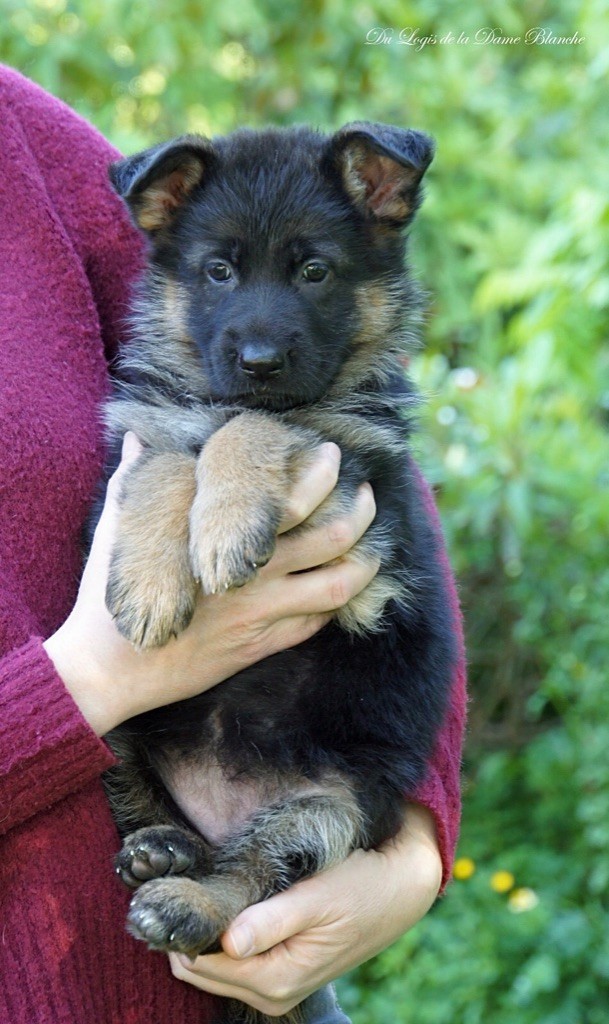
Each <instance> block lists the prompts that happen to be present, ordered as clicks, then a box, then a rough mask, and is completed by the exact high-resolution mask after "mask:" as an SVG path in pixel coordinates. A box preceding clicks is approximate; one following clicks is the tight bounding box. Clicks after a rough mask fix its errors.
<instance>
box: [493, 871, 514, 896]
mask: <svg viewBox="0 0 609 1024" xmlns="http://www.w3.org/2000/svg"><path fill="white" fill-rule="evenodd" d="M514 882H515V878H514V876H513V874H512V872H511V871H495V874H494V875H491V889H494V890H495V892H509V891H510V889H513V888H514Z"/></svg>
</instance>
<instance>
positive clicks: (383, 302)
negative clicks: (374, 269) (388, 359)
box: [353, 282, 401, 345]
mask: <svg viewBox="0 0 609 1024" xmlns="http://www.w3.org/2000/svg"><path fill="white" fill-rule="evenodd" d="M355 304H356V307H357V311H358V313H359V327H358V330H357V333H356V334H355V337H354V339H353V341H354V344H355V345H365V344H370V343H371V342H372V343H374V342H378V341H384V340H385V338H386V337H387V335H388V334H389V333H390V332H391V331H392V329H393V328H395V326H396V324H398V323H399V321H400V313H401V310H400V305H399V304H398V302H396V299H395V297H394V296H393V295H392V294H391V292H390V291H388V289H387V288H386V287H383V285H381V284H378V282H373V283H372V284H362V285H360V286H359V288H357V289H356V292H355Z"/></svg>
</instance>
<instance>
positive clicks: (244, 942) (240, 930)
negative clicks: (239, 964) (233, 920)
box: [230, 924, 254, 957]
mask: <svg viewBox="0 0 609 1024" xmlns="http://www.w3.org/2000/svg"><path fill="white" fill-rule="evenodd" d="M230 937H231V943H232V947H233V949H234V950H235V953H236V954H237V956H238V957H246V956H250V955H251V954H252V953H253V952H254V936H253V935H252V930H251V928H250V927H249V925H247V924H240V925H238V926H237V927H236V928H234V929H232V930H231V933H230Z"/></svg>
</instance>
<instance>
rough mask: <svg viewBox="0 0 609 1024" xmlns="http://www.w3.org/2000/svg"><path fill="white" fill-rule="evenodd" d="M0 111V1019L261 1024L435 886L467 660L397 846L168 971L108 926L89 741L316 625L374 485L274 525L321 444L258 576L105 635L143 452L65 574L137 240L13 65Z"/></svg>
mask: <svg viewBox="0 0 609 1024" xmlns="http://www.w3.org/2000/svg"><path fill="white" fill-rule="evenodd" d="M0 102H1V104H2V113H3V124H4V146H3V149H2V153H1V154H0V160H2V162H3V164H4V167H3V173H2V182H3V185H2V198H3V213H4V215H3V217H2V227H1V229H0V231H1V234H0V245H1V246H2V250H3V257H4V258H3V265H4V267H5V271H4V275H3V276H4V281H3V289H2V293H1V295H0V304H1V305H2V316H1V317H0V324H1V326H0V332H1V334H2V345H1V346H0V360H1V362H2V385H1V389H2V396H3V397H2V403H1V406H0V419H1V422H2V430H3V440H4V445H3V449H2V455H1V456H0V459H1V460H2V470H1V471H0V480H1V483H0V488H1V494H2V500H1V501H0V537H1V538H2V540H1V549H2V562H1V565H0V700H1V702H2V709H3V714H2V719H1V723H2V724H1V725H0V729H1V730H2V738H1V740H0V778H1V779H2V796H3V800H2V815H1V818H2V821H1V826H0V831H1V832H2V837H3V838H2V842H3V845H4V849H3V857H2V872H3V876H4V877H3V886H2V889H3V901H4V914H3V919H4V922H5V924H4V932H3V943H2V954H1V955H2V963H3V968H4V970H3V986H2V994H1V995H0V1007H2V1010H3V1014H2V1013H0V1016H1V1017H2V1019H6V1020H11V1021H12V1022H15V1024H26V1022H27V1024H36V1022H46V1021H53V1022H55V1021H61V1020H66V1021H67V1020H69V1021H71V1022H77V1024H78V1022H81V1021H82V1022H83V1024H84V1022H85V1021H87V1022H88V1021H89V1020H95V1021H97V1022H99V1024H106V1022H107V1024H111V1022H112V1024H113V1022H115V1021H116V1022H118V1021H121V1024H124V1022H129V1024H139V1022H144V1021H146V1022H147V1024H149V1022H150V1021H154V1022H155V1024H164V1022H169V1021H171V1022H172V1024H173V1022H174V1021H180V1022H181V1024H182V1022H183V1024H188V1022H193V1024H194V1022H205V1021H208V1020H209V1021H212V1020H213V1019H214V1017H215V1015H216V1014H217V1012H218V1010H217V1007H215V1006H214V1001H213V999H212V998H211V996H213V995H220V996H230V997H233V998H237V999H240V1000H242V1001H244V1002H246V1003H249V1004H250V1005H252V1006H253V1007H255V1008H256V1009H258V1010H260V1011H261V1012H264V1013H267V1014H269V1015H278V1014H281V1013H284V1012H286V1011H287V1010H289V1009H290V1008H291V1007H292V1006H294V1005H296V1004H297V1003H298V1002H300V1001H301V1000H302V999H303V998H304V997H305V996H306V995H308V994H309V993H311V992H313V991H315V990H316V989H318V988H319V987H320V986H322V985H324V984H325V983H326V982H327V981H329V980H330V979H332V978H335V977H337V976H338V975H339V974H341V973H343V972H344V971H345V970H348V969H349V968H351V967H353V966H355V965H356V964H358V963H361V962H362V961H364V960H366V959H368V958H369V957H370V956H372V955H374V954H375V953H377V952H378V951H379V950H381V949H383V948H384V947H385V946H386V945H388V944H389V943H390V942H391V941H393V940H394V939H395V938H397V937H398V936H399V935H400V934H402V933H403V932H404V931H405V930H407V929H408V928H409V927H411V926H412V925H413V924H414V923H415V922H416V921H417V920H419V919H420V918H421V917H422V916H423V915H424V914H425V913H426V911H427V910H428V908H429V906H430V905H431V904H432V903H433V901H434V899H435V897H436V895H437V893H438V891H439V889H440V888H441V887H442V886H443V885H444V884H445V883H446V880H447V878H448V876H449V874H450V870H451V863H452V856H453V851H454V844H455V841H456V833H457V826H458V814H459V795H458V788H459V761H460V744H461V736H462V727H463V714H464V696H463V686H464V669H463V658H461V662H460V666H459V669H458V671H457V673H456V675H455V679H454V680H453V687H452V702H451V707H450V711H449V714H448V717H447V720H446V723H445V725H444V728H443V731H442V734H441V737H440V741H439V743H438V745H437V749H436V752H435V754H434V757H433V759H432V761H431V763H430V765H429V770H428V773H427V777H426V779H425V782H424V783H423V785H422V786H421V787H420V788H419V790H418V791H417V793H413V794H404V799H405V800H408V801H409V803H410V804H411V806H410V808H409V813H408V816H407V823H406V825H405V827H404V829H403V830H402V832H401V833H400V834H399V836H398V837H397V838H396V839H395V840H394V841H392V843H390V844H387V846H386V847H385V848H383V849H380V850H378V851H370V852H367V853H363V852H362V851H358V852H357V853H356V854H353V855H352V856H351V857H350V858H349V859H348V861H347V862H346V863H345V864H343V865H341V866H339V867H337V868H335V869H332V870H331V871H328V872H326V873H324V874H322V875H319V876H317V877H315V878H312V879H308V880H306V881H304V882H302V883H299V884H298V885H297V886H295V887H294V888H293V889H291V890H288V891H287V892H284V893H281V894H280V895H277V896H274V897H272V898H271V899H270V900H268V901H267V902H266V903H263V904H259V905H257V906H254V907H250V908H248V909H247V910H245V911H244V912H243V913H242V914H241V915H239V917H238V918H237V919H236V921H235V922H234V923H233V925H232V926H231V928H230V929H229V930H228V931H227V932H226V933H225V935H224V937H223V952H222V953H218V954H212V955H209V956H205V957H200V958H198V959H197V960H196V961H195V962H194V963H191V962H190V961H187V960H184V959H183V958H181V957H179V956H177V955H176V954H171V955H170V967H171V971H170V970H169V969H167V970H162V969H161V964H162V963H163V961H162V960H161V958H159V957H158V956H157V955H155V954H153V953H149V952H148V951H147V950H146V949H144V948H143V946H142V945H141V944H138V943H136V942H134V941H133V939H132V938H131V937H130V936H129V935H127V934H126V933H125V931H124V924H123V922H124V915H125V909H126V903H127V895H126V894H125V892H124V891H123V889H122V887H121V886H120V885H119V883H118V882H117V881H116V880H115V879H114V878H113V876H112V872H111V870H109V865H110V864H111V860H112V856H113V855H114V853H115V852H116V851H117V850H118V847H119V842H118V837H117V834H116V830H115V826H114V823H113V821H112V818H111V816H110V812H109V809H108V806H107V802H106V799H105V795H104V792H103V789H102V786H101V781H100V779H101V774H102V772H103V771H104V770H105V769H106V768H108V767H109V766H110V765H111V764H112V763H113V758H112V755H111V754H110V752H109V750H108V748H107V746H106V745H105V743H104V742H103V740H102V739H100V737H101V736H103V735H104V734H105V733H106V732H107V731H108V730H109V729H110V728H112V727H113V726H114V725H116V724H117V723H119V722H123V721H125V720H127V719H129V718H130V717H132V716H133V715H135V714H137V713H139V712H141V711H143V710H147V709H150V708H154V707H158V706H162V705H164V704H167V703H170V702H172V701H176V700H181V699H184V698H185V697H188V696H191V695H192V694H193V692H201V691H203V690H205V689H207V688H209V687H211V686H213V685H215V684H216V683H218V682H220V681H222V680H223V679H225V678H228V677H229V676H230V675H232V674H233V673H235V672H236V671H238V670H239V669H240V668H242V667H244V666H246V665H248V664H252V663H253V662H255V661H257V660H259V659H261V658H263V657H267V656H268V655H269V654H271V653H273V652H275V651H278V650H282V649H284V648H287V647H290V646H294V645H296V644H298V643H300V642H301V641H303V640H305V639H306V638H307V637H308V636H310V635H311V634H312V633H313V632H314V631H315V630H317V629H319V628H321V626H322V625H323V624H324V623H325V622H326V621H327V620H328V618H329V617H330V616H331V615H332V612H333V611H334V610H335V609H336V608H338V607H340V606H342V605H343V604H344V603H346V602H347V601H348V600H349V599H350V598H351V597H352V596H354V595H355V594H356V593H358V592H359V591H360V590H362V589H363V588H364V587H365V586H366V585H367V583H368V582H369V581H370V579H371V578H372V577H373V575H374V573H375V571H376V566H375V565H370V566H367V567H364V566H357V564H355V563H349V562H342V563H341V562H339V563H337V564H332V565H329V564H327V563H330V562H334V560H335V559H337V558H340V556H341V555H343V554H345V553H346V552H347V551H348V550H349V548H350V547H351V546H352V545H353V544H354V543H355V542H356V541H357V540H358V539H359V537H361V536H362V535H363V533H364V532H365V530H366V529H367V527H368V526H369V525H370V523H371V522H372V520H373V518H374V498H373V495H372V492H371V490H370V489H369V488H363V489H362V490H361V492H360V495H359V497H358V500H357V502H356V504H355V506H354V508H353V511H352V513H351V515H350V516H349V517H347V518H346V519H345V520H344V521H343V522H341V523H339V524H335V525H334V526H333V527H331V528H324V529H323V530H322V529H320V530H318V531H314V532H313V531H312V532H310V533H308V534H303V535H302V536H301V537H298V538H297V539H295V538H291V537H289V536H288V535H285V534H287V531H288V530H289V529H290V527H291V526H293V525H295V524H296V523H298V522H302V521H303V520H305V519H306V518H307V517H308V516H309V515H310V514H311V513H312V512H313V511H314V509H315V508H316V507H317V506H318V505H319V504H320V503H321V502H322V501H323V499H324V498H325V497H326V496H327V494H328V493H329V492H330V491H331V490H332V488H333V486H334V484H335V482H336V479H337V476H338V465H339V458H340V453H339V451H338V450H337V449H336V447H335V446H324V447H323V448H322V449H320V452H319V457H318V459H317V461H316V462H315V464H314V465H313V467H312V469H311V470H310V472H309V473H308V474H307V475H306V476H305V477H303V478H302V479H300V480H299V481H297V483H296V484H295V486H294V491H293V494H292V502H291V511H290V513H289V514H288V516H287V517H286V519H285V521H284V522H283V523H282V526H281V530H282V531H283V532H282V534H281V536H280V537H279V540H278V545H277V551H276V553H275V555H274V557H273V558H272V559H271V561H270V562H269V563H268V565H267V566H266V567H265V568H264V570H262V571H261V573H260V574H259V576H258V577H257V578H256V579H255V580H254V581H252V582H251V583H249V584H247V585H246V586H245V587H243V588H242V589H240V590H237V591H229V592H227V593H226V594H221V595H216V596H215V597H213V598H205V599H203V598H201V599H200V600H199V603H198V606H197V610H196V613H195V617H194V620H193V622H192V623H191V625H190V626H189V628H188V629H187V630H186V631H185V632H184V634H182V635H181V636H180V637H179V638H178V640H176V641H175V642H173V643H171V644H170V645H168V646H167V647H164V648H161V649H158V650H151V651H146V652H137V651H135V650H134V649H133V648H132V647H131V646H130V645H129V644H128V643H127V642H126V641H125V640H123V638H122V637H121V636H120V634H119V633H118V632H117V630H116V629H115V627H114V624H113V621H112V619H111V617H110V615H109V613H108V612H107V610H106V607H105V602H104V592H105V574H106V571H107V564H108V556H109V552H110V549H111V547H112V539H113V525H114V521H115V517H116V510H117V492H118V490H119V488H120V479H121V474H122V473H124V472H125V468H126V467H127V466H128V465H129V463H130V461H131V460H133V459H134V458H136V457H137V453H138V442H137V439H136V438H135V437H133V436H128V437H127V438H126V441H125V447H124V453H123V461H122V463H121V466H120V467H119V470H118V471H117V474H116V476H115V478H114V479H113V481H112V482H111V485H110V488H109V492H108V496H107V500H106V505H105V508H104V513H103V516H102V519H101V522H100V525H99V528H98V531H97V534H96V538H95V541H94V544H93V548H92V551H91V555H90V558H89V561H88V563H87V566H86V569H85V572H84V575H83V578H82V582H81V585H80V590H78V579H79V576H80V562H81V531H82V527H83V524H84V521H85V519H86V516H87V513H88V511H89V508H90V505H91V502H92V499H93V497H94V493H95V488H96V483H97V480H98V478H99V475H100V468H101V465H102V461H103V451H102V441H101V438H102V432H101V426H100V421H99V407H100V404H101V402H102V400H103V399H104V397H105V396H106V394H107V391H108V379H109V365H110V364H111V360H112V358H113V356H114V354H115V352H116V346H117V338H118V336H119V333H120V331H119V329H120V325H121V318H122V317H123V316H124V313H125V309H126V304H127V295H128V285H129V283H130V281H132V280H133V278H134V276H135V274H136V272H137V270H138V269H139V266H140V262H141V250H140V242H139V239H138V237H137V235H136V233H135V231H134V230H133V229H132V228H131V226H130V225H129V224H128V222H127V219H126V217H125V214H124V212H123V208H122V206H121V204H120V202H119V201H118V199H117V198H116V197H115V196H113V194H112V193H111V191H110V189H109V188H108V187H107V184H106V174H107V170H106V169H107V166H108V164H109V163H110V162H111V161H112V160H113V159H115V157H116V154H115V152H114V151H113V150H112V149H111V147H110V146H108V144H107V143H105V142H104V140H103V139H101V138H100V137H99V135H97V133H96V132H95V131H94V130H93V129H91V128H90V127H89V126H88V125H86V124H85V123H84V122H82V121H81V120H80V119H79V118H78V117H77V116H76V115H74V114H73V113H72V112H70V111H69V110H68V109H67V108H65V107H64V106H63V105H62V104H60V103H59V102H58V101H56V100H54V99H52V98H51V97H48V96H47V95H45V94H44V93H43V92H42V91H41V90H40V89H38V88H37V87H36V86H33V85H32V84H31V83H28V82H27V81H25V80H24V79H22V78H21V77H20V76H19V75H17V74H15V73H14V72H11V71H9V70H3V71H2V72H1V73H0ZM433 514H434V513H433V508H432V506H431V504H430V515H433ZM315 567H317V568H315ZM301 569H314V571H312V572H308V573H304V574H298V570H301ZM294 573H297V574H296V575H293V574H294ZM447 573H448V568H447ZM455 600H456V599H455ZM193 665H196V666H197V668H198V672H197V674H196V675H193V671H192V666H193ZM172 973H173V975H174V977H172ZM176 979H177V980H176ZM185 981H187V982H189V984H188V985H186V984H180V982H185ZM201 990H202V991H201ZM204 993H208V994H209V995H207V996H206V995H205V994H204ZM337 1013H338V1011H336V1010H335V1009H334V1008H333V1007H332V1006H327V1005H320V1011H319V1017H318V1018H317V1019H318V1020H324V1019H326V1020H328V1021H330V1020H335V1021H337V1020H341V1019H342V1020H344V1017H341V1016H338V1015H337ZM324 1014H325V1017H324Z"/></svg>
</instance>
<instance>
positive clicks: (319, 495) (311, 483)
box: [278, 441, 340, 533]
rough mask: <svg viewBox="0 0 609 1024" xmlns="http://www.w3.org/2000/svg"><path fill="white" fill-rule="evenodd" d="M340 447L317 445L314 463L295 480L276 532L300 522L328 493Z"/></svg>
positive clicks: (333, 484) (332, 483)
mask: <svg viewBox="0 0 609 1024" xmlns="http://www.w3.org/2000/svg"><path fill="white" fill-rule="evenodd" d="M339 469H340V448H339V447H338V445H336V444H333V443H332V442H330V441H329V442H327V443H326V444H322V445H320V447H319V449H318V452H317V453H316V456H315V461H314V462H313V463H312V464H311V465H310V466H309V467H308V468H307V469H306V470H305V472H304V473H303V474H302V476H301V477H300V478H299V480H297V481H296V483H295V484H294V487H293V488H292V492H291V494H290V497H289V500H288V507H287V509H286V510H285V513H284V515H283V518H282V520H281V523H280V524H279V530H278V533H285V532H286V531H287V530H291V529H292V528H293V527H294V526H298V524H299V523H304V521H305V519H308V518H309V516H310V515H311V513H312V512H314V511H315V509H316V508H317V507H318V505H321V503H322V501H324V499H325V498H327V497H328V495H329V494H331V493H332V491H333V490H334V488H335V487H336V484H337V481H338V471H339Z"/></svg>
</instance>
